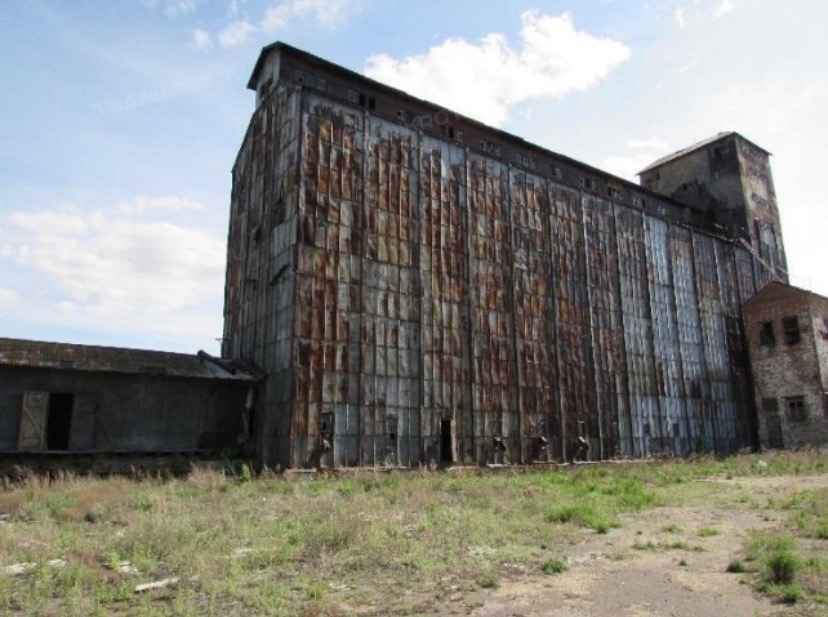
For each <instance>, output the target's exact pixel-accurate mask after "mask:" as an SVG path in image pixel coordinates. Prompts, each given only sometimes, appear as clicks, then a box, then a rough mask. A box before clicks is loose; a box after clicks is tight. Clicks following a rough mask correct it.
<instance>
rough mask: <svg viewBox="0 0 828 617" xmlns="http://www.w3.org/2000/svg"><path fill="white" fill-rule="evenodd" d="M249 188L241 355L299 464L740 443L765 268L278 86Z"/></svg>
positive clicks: (238, 270)
mask: <svg viewBox="0 0 828 617" xmlns="http://www.w3.org/2000/svg"><path fill="white" fill-rule="evenodd" d="M299 144H301V151H300V150H299ZM550 176H551V177H550ZM234 180H235V182H234V198H233V213H232V217H233V218H232V220H231V233H230V253H231V266H230V274H229V275H228V291H227V299H228V326H227V334H226V336H227V338H228V341H227V346H228V348H229V349H231V350H233V351H234V352H238V353H239V354H240V355H241V356H247V355H249V356H250V357H252V358H254V359H256V360H257V361H258V362H259V363H261V364H263V365H264V366H265V367H267V370H268V372H269V374H270V375H271V377H270V379H269V382H268V386H267V388H266V393H267V394H266V397H265V405H264V408H265V416H266V419H264V420H262V423H263V424H262V426H263V427H264V433H265V436H264V437H262V439H263V440H268V439H271V437H268V436H273V435H275V436H276V437H275V439H271V440H272V442H273V443H274V444H277V445H274V446H272V447H273V448H277V447H278V448H286V449H287V451H288V452H289V454H288V455H287V456H286V457H285V458H283V459H280V460H285V464H289V465H291V466H301V465H305V464H313V462H314V461H321V462H327V463H328V464H334V465H338V466H352V465H403V466H412V465H417V464H424V463H429V462H432V461H434V462H440V461H442V462H464V463H486V462H488V463H500V462H531V461H542V460H561V459H570V458H572V456H573V455H574V452H575V441H576V440H577V439H578V438H579V437H582V438H583V439H585V440H586V441H587V442H588V443H589V444H590V457H592V458H607V457H613V456H620V455H626V456H648V455H653V454H660V453H668V454H673V453H675V454H684V453H687V452H689V451H691V450H692V449H694V448H711V449H712V448H716V449H720V450H725V451H727V450H732V449H734V448H736V447H739V446H740V445H742V444H744V443H745V433H744V431H743V430H742V428H741V427H742V423H743V421H744V418H745V417H746V416H747V415H748V412H749V410H748V409H747V408H746V405H748V404H749V403H748V402H747V401H746V399H745V398H744V396H743V389H744V387H745V384H746V383H747V382H746V381H745V380H744V379H743V378H744V375H743V374H742V373H740V368H739V364H740V362H739V358H737V357H736V356H737V355H738V356H739V357H741V355H742V353H743V351H744V350H743V349H742V348H741V347H740V344H741V333H740V332H739V328H738V323H739V305H740V302H741V301H742V300H743V299H744V298H745V297H746V295H749V294H751V293H752V292H753V290H754V289H755V286H756V280H755V272H753V270H752V259H751V256H750V255H749V253H748V252H747V250H746V249H744V248H740V247H736V246H734V245H733V244H731V243H728V242H725V241H723V240H721V239H718V238H715V237H713V236H709V235H706V234H703V233H700V232H696V231H692V230H690V229H688V228H686V227H684V226H682V225H681V224H680V223H674V222H670V221H668V220H666V219H664V218H659V217H657V216H654V215H651V214H648V213H646V212H644V211H642V209H640V208H634V207H631V206H630V205H625V204H623V203H621V202H620V201H614V200H609V199H601V198H598V197H596V196H595V195H593V194H592V193H591V192H590V191H588V190H576V189H573V188H571V187H567V186H564V185H562V184H560V183H558V182H556V180H555V179H554V174H551V173H550V174H549V176H547V175H545V174H544V173H541V172H540V171H539V170H538V171H532V172H530V171H529V170H528V169H526V168H525V167H524V166H520V165H514V164H510V163H508V162H506V161H504V160H501V159H499V158H497V157H496V156H493V155H490V154H483V153H482V152H477V151H474V150H471V149H469V148H466V147H462V146H460V145H458V144H455V143H450V142H449V141H448V140H444V139H440V138H438V137H435V136H430V135H428V134H425V133H424V132H422V131H418V130H415V129H414V128H407V127H405V126H402V125H400V124H397V123H393V122H391V121H388V120H384V119H381V118H378V117H376V116H374V115H372V114H370V113H366V112H365V111H363V110H360V109H358V108H356V107H351V106H349V105H347V104H344V103H340V102H335V101H333V100H331V99H329V98H327V97H325V96H323V95H320V94H315V93H312V92H309V91H305V90H302V89H299V88H292V87H288V86H283V85H282V86H279V87H277V88H275V89H274V91H273V92H272V93H271V94H270V95H269V97H268V98H267V99H266V103H265V104H264V105H263V107H262V108H260V110H259V111H257V113H256V115H255V116H254V120H253V122H252V124H251V128H250V130H249V132H248V135H247V137H246V140H245V144H244V146H243V147H242V151H241V153H240V156H239V160H238V162H237V165H236V170H235V176H234ZM257 230H261V231H264V232H265V234H266V235H265V237H266V241H262V240H259V239H257V238H259V237H260V233H261V232H259V231H257ZM734 320H735V323H736V326H735V330H734V325H733V323H734ZM327 436H329V437H330V440H328V439H327ZM327 441H330V446H331V449H330V450H327V449H325V448H324V445H325V442H327Z"/></svg>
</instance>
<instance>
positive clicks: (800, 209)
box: [0, 0, 828, 352]
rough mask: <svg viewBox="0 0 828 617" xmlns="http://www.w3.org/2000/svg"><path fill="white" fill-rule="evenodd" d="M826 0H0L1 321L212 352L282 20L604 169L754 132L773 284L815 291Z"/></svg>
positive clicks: (620, 170)
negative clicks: (261, 78)
mask: <svg viewBox="0 0 828 617" xmlns="http://www.w3.org/2000/svg"><path fill="white" fill-rule="evenodd" d="M826 21H828V4H824V3H816V2H810V1H808V2H806V1H805V0H793V1H790V2H786V3H780V2H776V1H772V0H662V1H655V0H579V1H577V2H575V1H538V2H524V1H519V0H514V1H510V2H499V1H494V0H489V1H485V0H477V1H471V0H442V1H436V0H420V1H419V2H416V3H414V2H401V1H396V0H350V1H344V0H134V1H132V2H130V1H127V0H123V1H121V2H110V1H107V0H98V1H84V0H74V1H72V2H65V1H58V0H53V1H45V0H30V1H28V2H22V1H20V2H14V1H13V2H6V3H4V4H3V7H2V8H0V55H2V58H3V69H2V76H3V87H2V88H1V89H0V336H11V337H20V338H33V339H40V340H58V341H67V342H76V343H93V344H105V345H122V346H131V347H147V348H160V349H168V350H178V351H189V352H194V351H196V350H197V349H206V350H208V351H211V352H216V351H217V350H218V343H217V339H219V338H220V337H221V333H222V307H223V294H224V291H223V284H224V258H225V257H224V252H225V240H226V233H227V231H226V230H227V215H228V204H229V198H230V169H231V166H232V163H233V160H234V158H235V155H236V153H237V151H238V148H239V145H240V143H241V140H242V137H243V135H244V131H245V128H246V126H247V122H248V120H249V118H250V114H251V112H252V110H253V106H254V94H253V93H252V92H250V91H248V90H246V88H245V86H246V83H247V79H248V77H249V75H250V71H251V69H252V67H253V64H254V63H255V61H256V58H257V56H258V53H259V50H260V49H261V47H262V46H264V45H266V44H268V43H271V42H273V41H275V40H283V41H285V42H288V43H290V44H292V45H295V46H297V47H299V48H302V49H305V50H307V51H310V52H312V53H314V54H317V55H319V56H322V57H324V58H326V59H329V60H331V61H333V62H336V63H338V64H341V65H344V66H346V67H348V68H350V69H353V70H356V71H360V72H363V73H366V74H369V75H371V76H373V77H375V78H378V79H380V80H381V81H386V82H388V83H391V84H393V85H396V86H398V87H401V88H403V89H405V90H408V91H409V92H412V93H413V94H417V95H419V96H422V97H424V98H429V99H432V100H436V101H437V102H440V103H442V104H445V105H447V106H449V107H452V108H454V109H457V110H459V111H461V112H464V113H467V114H468V115H472V116H473V117H476V118H478V119H480V120H483V121H485V122H487V123H489V124H493V125H496V126H498V127H500V128H503V129H505V130H507V131H509V132H512V133H515V134H517V135H520V136H522V137H524V138H525V139H527V140H529V141H533V142H536V143H538V144H540V145H542V146H544V147H547V148H550V149H552V150H555V151H558V152H561V153H564V154H566V155H568V156H572V157H574V158H577V159H580V160H583V161H585V162H587V163H589V164H592V165H594V166H597V167H600V168H603V169H606V170H608V171H610V172H613V173H616V174H618V175H621V176H624V177H627V178H629V179H634V174H635V172H637V171H638V170H640V169H641V168H643V167H644V166H645V165H646V164H648V163H650V162H652V161H653V160H655V159H656V158H658V157H660V156H662V155H664V154H666V153H668V152H672V151H675V150H678V149H680V148H683V147H685V146H687V145H690V144H691V143H693V142H695V141H698V140H700V139H703V138H706V137H708V136H710V135H713V134H715V133H717V132H719V131H725V130H734V131H738V132H740V133H742V134H743V135H745V136H746V137H747V138H748V139H751V140H753V141H755V142H756V143H758V144H759V145H760V146H763V147H764V148H766V149H768V150H770V151H771V152H772V153H773V154H774V157H773V159H772V165H773V172H774V178H775V181H776V191H777V198H778V202H779V206H780V210H781V213H782V222H783V231H784V234H785V242H786V249H787V253H788V260H789V266H790V271H791V275H792V281H793V282H794V283H795V284H798V285H801V286H804V287H807V288H810V289H813V290H814V291H817V292H818V293H823V294H828V270H826V268H825V256H826V251H825V250H824V245H825V243H826V241H825V235H826V231H828V208H826V207H825V202H826V198H825V197H824V193H825V190H824V188H823V186H822V184H821V178H822V174H823V173H825V171H824V170H825V169H826V168H828V165H826V163H828V160H826V159H828V157H826V154H825V144H826V143H828V123H826V122H825V121H824V118H823V115H824V110H825V109H827V108H828V77H826V76H828V45H826V43H825V42H824V34H823V30H824V26H823V24H824V23H826Z"/></svg>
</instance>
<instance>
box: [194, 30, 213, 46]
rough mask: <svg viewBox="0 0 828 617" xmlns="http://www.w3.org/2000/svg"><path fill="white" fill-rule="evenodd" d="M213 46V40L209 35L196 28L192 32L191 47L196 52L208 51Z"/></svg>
mask: <svg viewBox="0 0 828 617" xmlns="http://www.w3.org/2000/svg"><path fill="white" fill-rule="evenodd" d="M212 46H213V39H212V37H211V36H210V33H209V32H207V31H205V30H200V29H199V28H196V29H195V30H193V40H192V47H193V48H195V49H198V50H202V49H210V48H211V47H212Z"/></svg>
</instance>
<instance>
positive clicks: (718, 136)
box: [636, 131, 771, 176]
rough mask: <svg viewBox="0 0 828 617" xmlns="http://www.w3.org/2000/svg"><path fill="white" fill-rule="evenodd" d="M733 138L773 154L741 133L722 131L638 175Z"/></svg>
mask: <svg viewBox="0 0 828 617" xmlns="http://www.w3.org/2000/svg"><path fill="white" fill-rule="evenodd" d="M733 136H736V137H738V138H739V139H741V140H743V141H746V142H747V143H749V144H750V145H751V146H753V147H754V148H756V149H757V150H760V151H762V152H764V153H765V154H767V155H770V154H771V153H770V152H768V151H767V150H765V149H764V148H762V147H761V146H757V145H756V144H755V143H753V142H752V141H750V140H749V139H746V138H745V137H744V136H743V135H740V134H739V133H737V132H735V131H722V132H720V133H716V134H715V135H713V136H711V137H708V138H707V139H702V140H701V141H697V142H696V143H694V144H693V145H691V146H687V147H686V148H682V149H681V150H676V151H675V152H673V153H672V154H667V155H665V156H662V157H661V158H660V159H658V160H656V161H653V162H652V163H650V164H649V165H647V167H645V168H644V169H642V170H641V171H639V172H638V173H637V174H636V175H638V176H640V175H642V174H645V173H647V172H648V171H651V170H653V169H656V168H657V167H661V166H662V165H664V164H666V163H669V162H671V161H675V160H676V159H680V158H681V157H683V156H687V155H688V154H692V153H693V152H696V151H697V150H702V149H703V148H706V147H708V146H711V145H713V144H715V143H716V142H718V141H724V140H725V139H727V138H729V137H733Z"/></svg>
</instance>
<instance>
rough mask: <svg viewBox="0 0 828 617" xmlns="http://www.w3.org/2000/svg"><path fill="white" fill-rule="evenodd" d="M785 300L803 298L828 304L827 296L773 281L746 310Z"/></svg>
mask: <svg viewBox="0 0 828 617" xmlns="http://www.w3.org/2000/svg"><path fill="white" fill-rule="evenodd" d="M785 298H801V299H807V300H817V301H819V302H828V298H826V297H825V296H820V295H819V294H816V293H814V292H812V291H808V290H807V289H802V288H800V287H794V286H793V285H788V284H787V283H783V282H782V281H771V282H770V283H768V284H767V285H765V286H764V287H762V289H760V290H759V291H757V292H756V293H755V294H754V295H753V296H752V297H751V298H750V299H748V300H747V301H746V302H745V304H744V309H745V310H748V309H750V308H751V307H754V306H759V305H761V304H764V303H765V302H778V301H779V300H784V299H785Z"/></svg>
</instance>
